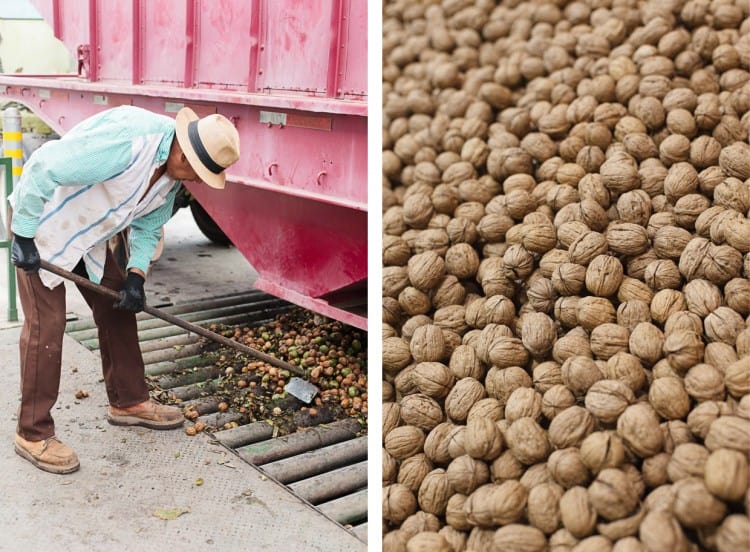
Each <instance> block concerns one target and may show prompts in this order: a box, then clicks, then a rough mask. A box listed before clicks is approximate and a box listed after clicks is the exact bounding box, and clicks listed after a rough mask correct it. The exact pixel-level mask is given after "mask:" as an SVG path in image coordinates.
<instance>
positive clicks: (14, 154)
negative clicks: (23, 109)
mask: <svg viewBox="0 0 750 552" xmlns="http://www.w3.org/2000/svg"><path fill="white" fill-rule="evenodd" d="M3 157H10V158H11V159H13V185H14V186H15V184H16V183H17V182H18V179H19V178H20V177H21V173H22V172H23V132H22V130H21V113H20V112H19V111H18V108H15V107H8V108H6V109H4V110H3Z"/></svg>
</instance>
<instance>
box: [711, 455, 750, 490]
mask: <svg viewBox="0 0 750 552" xmlns="http://www.w3.org/2000/svg"><path fill="white" fill-rule="evenodd" d="M749 478H750V468H749V467H748V460H747V457H746V456H745V455H744V454H742V453H741V452H739V451H737V450H731V449H724V448H720V449H716V450H715V451H713V452H712V453H711V455H710V456H708V458H707V460H706V463H705V473H704V481H705V484H706V488H707V489H708V490H709V491H710V492H711V493H712V494H713V495H715V496H718V497H719V498H721V499H722V500H725V501H727V502H736V501H738V500H741V499H742V497H743V496H744V495H745V493H746V492H747V489H748V485H749V484H750V481H749Z"/></svg>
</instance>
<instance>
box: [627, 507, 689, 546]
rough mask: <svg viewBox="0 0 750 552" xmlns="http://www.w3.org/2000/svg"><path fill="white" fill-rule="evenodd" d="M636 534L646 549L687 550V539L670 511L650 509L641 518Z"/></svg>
mask: <svg viewBox="0 0 750 552" xmlns="http://www.w3.org/2000/svg"><path fill="white" fill-rule="evenodd" d="M638 536H639V538H640V540H641V542H642V543H643V546H644V547H645V549H646V550H665V551H666V550H685V551H686V550H688V549H689V546H688V540H687V538H686V537H685V533H684V532H683V531H682V527H681V526H680V523H679V522H678V521H677V519H675V517H674V516H673V515H672V513H671V511H666V510H654V509H651V510H650V511H649V512H648V513H647V514H646V516H645V517H644V518H643V522H642V523H641V526H640V528H639V529H638Z"/></svg>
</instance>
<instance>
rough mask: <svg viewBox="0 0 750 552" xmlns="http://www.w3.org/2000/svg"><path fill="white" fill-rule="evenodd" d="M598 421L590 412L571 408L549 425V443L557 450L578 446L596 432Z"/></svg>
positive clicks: (575, 407)
mask: <svg viewBox="0 0 750 552" xmlns="http://www.w3.org/2000/svg"><path fill="white" fill-rule="evenodd" d="M595 425H596V420H595V419H594V417H593V416H592V415H591V414H590V413H589V411H588V410H586V409H585V408H582V407H580V406H570V407H568V408H566V409H565V410H563V411H562V412H559V413H558V414H557V415H556V416H555V417H554V419H553V420H552V421H551V422H550V425H549V441H550V443H551V444H552V446H553V447H554V448H556V449H563V448H567V447H571V446H578V445H580V444H581V442H582V441H583V440H584V439H585V438H586V436H587V435H588V434H589V433H591V432H592V431H593V430H594V427H595Z"/></svg>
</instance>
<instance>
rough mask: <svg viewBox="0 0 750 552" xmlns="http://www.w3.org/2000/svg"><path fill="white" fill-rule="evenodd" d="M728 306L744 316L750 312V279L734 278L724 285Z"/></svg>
mask: <svg viewBox="0 0 750 552" xmlns="http://www.w3.org/2000/svg"><path fill="white" fill-rule="evenodd" d="M724 295H725V299H726V302H727V306H728V307H729V308H730V309H732V310H734V311H736V312H738V313H740V314H741V315H742V316H747V315H748V314H750V280H747V279H746V278H733V279H732V280H730V281H728V282H727V283H726V284H725V285H724Z"/></svg>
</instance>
